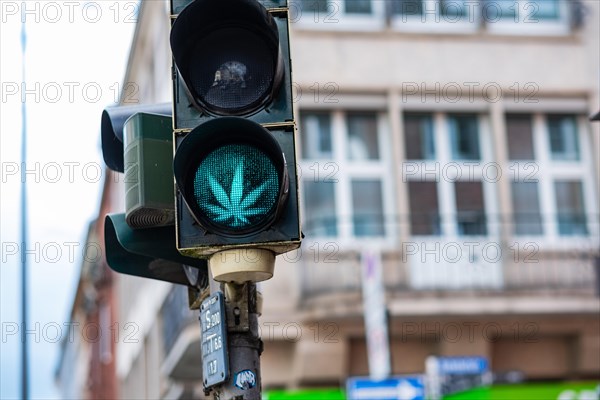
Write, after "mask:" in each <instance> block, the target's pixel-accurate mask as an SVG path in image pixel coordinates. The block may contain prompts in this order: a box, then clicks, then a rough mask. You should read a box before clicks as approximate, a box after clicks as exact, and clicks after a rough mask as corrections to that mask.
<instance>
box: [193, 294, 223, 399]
mask: <svg viewBox="0 0 600 400" xmlns="http://www.w3.org/2000/svg"><path fill="white" fill-rule="evenodd" d="M200 328H201V330H202V375H203V382H204V387H206V388H208V387H211V386H214V385H218V384H220V383H223V382H225V381H226V380H227V378H228V377H229V357H228V354H227V323H226V321H225V303H224V299H223V293H221V292H216V293H215V294H213V295H212V296H209V297H208V298H207V299H206V300H204V301H203V302H202V305H201V306H200Z"/></svg>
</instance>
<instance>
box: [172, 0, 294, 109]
mask: <svg viewBox="0 0 600 400" xmlns="http://www.w3.org/2000/svg"><path fill="white" fill-rule="evenodd" d="M171 49H172V51H173V57H174V59H175V64H176V65H177V68H178V70H179V72H180V74H181V77H182V78H183V80H184V82H185V84H186V87H187V89H188V92H189V95H190V96H191V100H192V103H193V104H194V105H195V106H197V107H199V108H201V109H203V110H205V111H207V112H209V113H211V114H214V115H240V116H241V115H249V114H252V113H253V112H255V111H257V110H258V109H260V108H261V107H262V106H264V105H265V104H267V103H268V102H269V101H271V100H272V98H273V96H274V94H275V93H276V92H277V90H278V89H279V87H280V85H281V81H282V79H283V63H282V59H281V52H280V48H279V34H278V30H277V24H276V23H275V21H274V19H273V17H272V16H271V15H270V14H269V13H268V12H267V10H266V9H265V8H264V7H263V6H262V5H261V4H260V3H258V2H256V1H255V0H219V1H214V0H196V1H194V2H193V3H191V4H190V5H189V6H188V7H186V8H185V9H184V10H183V11H182V12H181V13H180V14H179V16H178V17H177V19H176V20H175V22H174V24H173V28H172V30H171Z"/></svg>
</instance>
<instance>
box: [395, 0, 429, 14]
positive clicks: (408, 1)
mask: <svg viewBox="0 0 600 400" xmlns="http://www.w3.org/2000/svg"><path fill="white" fill-rule="evenodd" d="M391 9H392V13H393V14H400V15H422V14H423V1H422V0H391Z"/></svg>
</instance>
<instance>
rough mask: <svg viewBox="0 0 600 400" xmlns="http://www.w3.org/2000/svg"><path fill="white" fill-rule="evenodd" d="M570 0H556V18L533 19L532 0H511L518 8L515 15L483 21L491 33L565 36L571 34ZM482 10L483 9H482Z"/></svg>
mask: <svg viewBox="0 0 600 400" xmlns="http://www.w3.org/2000/svg"><path fill="white" fill-rule="evenodd" d="M482 1H488V0H482ZM569 1H570V0H567V1H565V0H558V7H559V9H558V13H559V15H558V18H557V19H556V20H546V19H535V17H532V14H533V13H534V12H535V10H530V9H531V7H532V4H535V3H533V1H532V0H512V2H513V3H514V4H515V5H518V7H515V8H516V9H517V10H518V14H517V15H515V16H510V17H508V16H506V17H503V18H500V19H499V20H497V21H485V18H482V19H483V20H484V21H485V26H486V30H487V31H488V32H490V33H492V34H502V35H539V36H553V35H556V36H566V35H569V34H571V26H570V20H571V12H572V11H571V6H570V4H569ZM482 12H483V10H482Z"/></svg>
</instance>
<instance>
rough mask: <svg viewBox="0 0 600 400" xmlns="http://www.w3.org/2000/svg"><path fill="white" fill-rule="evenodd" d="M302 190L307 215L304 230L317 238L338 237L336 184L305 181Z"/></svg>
mask: <svg viewBox="0 0 600 400" xmlns="http://www.w3.org/2000/svg"><path fill="white" fill-rule="evenodd" d="M302 190H303V191H304V208H305V209H306V215H307V218H305V221H304V229H306V231H307V232H310V233H311V234H313V235H315V236H337V234H338V231H337V223H336V218H335V188H334V183H333V182H318V181H317V182H315V181H312V180H305V181H304V186H303V188H302Z"/></svg>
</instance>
